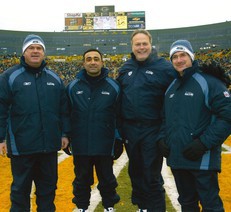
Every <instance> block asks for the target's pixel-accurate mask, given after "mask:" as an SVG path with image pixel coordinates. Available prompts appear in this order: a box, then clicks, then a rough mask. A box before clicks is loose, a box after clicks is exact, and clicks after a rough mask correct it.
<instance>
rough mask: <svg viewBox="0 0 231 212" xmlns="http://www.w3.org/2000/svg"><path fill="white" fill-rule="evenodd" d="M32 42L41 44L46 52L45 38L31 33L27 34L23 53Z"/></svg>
mask: <svg viewBox="0 0 231 212" xmlns="http://www.w3.org/2000/svg"><path fill="white" fill-rule="evenodd" d="M32 44H39V45H41V46H42V47H43V49H44V52H45V50H46V48H45V44H44V41H43V39H42V38H41V37H40V36H38V35H34V34H31V35H27V36H26V38H25V40H24V42H23V45H22V53H24V52H25V50H26V49H27V48H28V47H29V46H30V45H32Z"/></svg>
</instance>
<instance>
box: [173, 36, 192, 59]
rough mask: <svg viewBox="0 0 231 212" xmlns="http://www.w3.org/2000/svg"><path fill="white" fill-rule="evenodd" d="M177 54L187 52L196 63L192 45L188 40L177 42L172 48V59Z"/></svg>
mask: <svg viewBox="0 0 231 212" xmlns="http://www.w3.org/2000/svg"><path fill="white" fill-rule="evenodd" d="M176 52H186V53H187V54H188V55H189V56H190V57H191V59H192V61H194V52H193V48H192V45H191V43H190V42H189V41H188V40H177V41H175V42H174V43H173V44H172V45H171V47H170V53H169V56H170V59H171V60H172V56H173V55H174V54H175V53H176Z"/></svg>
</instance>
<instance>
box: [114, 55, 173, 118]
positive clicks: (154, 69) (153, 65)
mask: <svg viewBox="0 0 231 212" xmlns="http://www.w3.org/2000/svg"><path fill="white" fill-rule="evenodd" d="M175 77H176V75H175V71H174V69H173V67H172V64H171V63H170V62H168V61H166V60H165V59H164V58H160V57H157V55H156V54H154V53H151V54H150V56H149V57H148V59H147V60H145V61H143V62H139V61H137V60H136V58H135V56H134V54H133V53H132V57H131V59H129V60H128V61H127V62H125V64H124V65H123V66H122V67H121V68H120V70H119V76H118V78H117V80H118V81H119V83H120V86H121V93H122V97H121V101H122V105H121V113H122V118H123V119H130V120H146V119H160V117H161V110H162V107H163V101H164V93H165V91H166V89H167V87H168V86H169V84H170V83H171V82H172V80H173V79H174V78H175Z"/></svg>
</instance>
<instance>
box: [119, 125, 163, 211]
mask: <svg viewBox="0 0 231 212" xmlns="http://www.w3.org/2000/svg"><path fill="white" fill-rule="evenodd" d="M159 128H160V124H155V123H154V124H153V123H150V124H149V123H139V122H134V123H132V122H129V123H126V122H125V123H124V124H123V133H124V135H125V137H126V139H127V142H126V144H125V147H126V151H127V154H128V157H129V168H128V172H129V176H130V179H131V183H132V203H133V204H134V205H138V207H139V208H143V209H148V211H150V212H154V211H155V212H165V211H166V205H165V190H164V188H163V183H164V182H163V178H162V175H161V169H162V163H163V157H162V156H161V155H160V154H159V151H158V146H157V143H156V139H157V136H158V132H159Z"/></svg>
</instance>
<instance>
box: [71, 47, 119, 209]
mask: <svg viewBox="0 0 231 212" xmlns="http://www.w3.org/2000/svg"><path fill="white" fill-rule="evenodd" d="M103 66H104V63H103V56H102V54H101V52H100V51H98V50H97V49H89V50H87V51H86V52H85V53H84V54H83V67H84V68H83V69H82V70H81V71H80V72H79V73H78V74H77V77H76V79H75V80H73V81H72V82H71V83H70V84H68V86H67V93H68V96H69V100H70V111H71V124H72V132H71V149H72V154H73V160H74V166H75V168H74V172H75V179H74V181H73V194H74V198H73V200H72V201H73V203H75V204H76V205H77V207H78V209H79V210H78V211H79V212H83V211H88V206H89V204H90V195H91V186H92V185H93V183H94V172H93V168H94V167H95V171H96V174H97V177H98V180H99V184H98V186H97V188H98V189H99V191H100V194H101V197H102V204H103V206H104V208H105V209H104V211H110V212H113V211H114V205H115V204H116V203H118V202H119V200H120V197H119V195H118V194H117V193H116V187H117V186H118V184H117V180H116V177H115V176H114V174H113V167H112V166H113V157H112V154H113V147H114V141H115V137H116V134H115V132H116V131H115V129H116V114H117V113H118V112H117V110H118V109H117V108H118V103H119V96H120V88H119V85H118V82H116V81H115V80H113V79H112V78H109V77H108V72H109V70H108V69H106V68H104V67H103ZM117 137H118V136H117ZM118 138H119V137H118ZM121 144H122V141H121Z"/></svg>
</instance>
